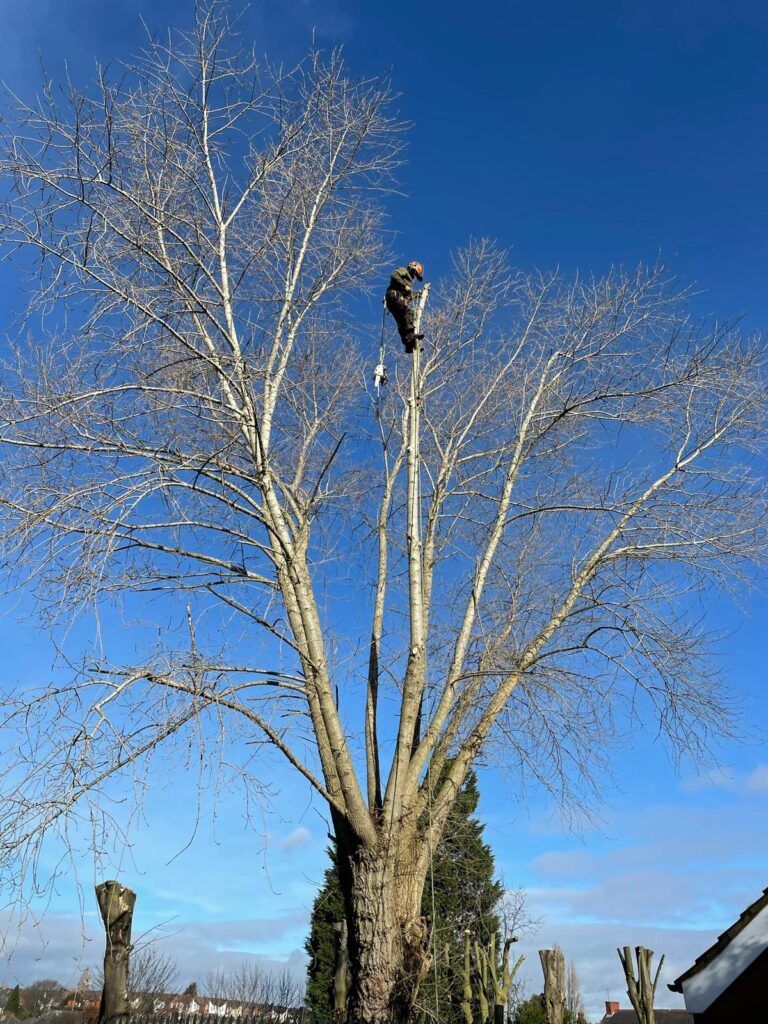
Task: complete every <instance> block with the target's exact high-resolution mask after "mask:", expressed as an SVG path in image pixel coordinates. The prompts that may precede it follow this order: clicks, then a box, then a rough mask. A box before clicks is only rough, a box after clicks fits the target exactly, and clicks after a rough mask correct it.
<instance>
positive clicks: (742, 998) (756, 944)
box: [669, 889, 768, 1024]
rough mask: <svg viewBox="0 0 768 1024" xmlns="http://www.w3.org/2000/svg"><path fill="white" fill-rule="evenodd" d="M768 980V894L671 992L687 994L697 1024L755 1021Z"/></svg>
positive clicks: (727, 931)
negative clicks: (767, 980)
mask: <svg viewBox="0 0 768 1024" xmlns="http://www.w3.org/2000/svg"><path fill="white" fill-rule="evenodd" d="M767 978H768V889H765V890H764V891H763V894H762V896H760V898H759V899H757V900H755V902H754V903H752V904H751V905H750V906H748V907H747V909H746V910H745V911H744V913H743V914H742V915H741V916H740V917H739V919H738V921H735V922H734V923H733V924H732V925H731V927H730V928H728V929H727V930H726V931H724V932H723V934H722V935H721V936H720V938H719V939H718V940H717V942H716V943H715V944H714V945H713V946H710V947H709V949H707V950H705V952H703V953H702V954H701V956H700V957H699V958H698V959H697V960H696V962H695V963H694V965H693V966H692V967H689V968H688V970H687V971H686V972H685V973H684V974H681V975H680V977H679V978H678V979H677V980H676V981H673V982H672V984H671V985H670V986H669V988H670V989H671V990H672V991H673V992H682V993H683V999H685V1006H686V1009H687V1010H688V1011H689V1013H691V1014H692V1016H693V1021H694V1024H737V1022H738V1021H742V1020H745V1021H746V1020H754V1019H755V1017H754V1013H755V1009H756V1007H758V1006H763V1005H764V1004H765V995H766V979H767Z"/></svg>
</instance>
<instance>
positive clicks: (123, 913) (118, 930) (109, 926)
mask: <svg viewBox="0 0 768 1024" xmlns="http://www.w3.org/2000/svg"><path fill="white" fill-rule="evenodd" d="M96 899H97V901H98V904H99V910H100V911H101V918H102V921H103V922H104V930H105V932H106V947H105V950H104V988H103V990H102V993H101V1007H100V1009H99V1024H126V1022H127V1020H128V1014H129V1012H130V1007H129V1005H128V961H129V957H130V953H131V925H132V923H133V908H134V906H135V904H136V893H135V892H134V891H133V889H128V888H127V887H126V886H124V885H120V883H119V882H115V881H108V882H102V883H101V884H100V885H97V886H96Z"/></svg>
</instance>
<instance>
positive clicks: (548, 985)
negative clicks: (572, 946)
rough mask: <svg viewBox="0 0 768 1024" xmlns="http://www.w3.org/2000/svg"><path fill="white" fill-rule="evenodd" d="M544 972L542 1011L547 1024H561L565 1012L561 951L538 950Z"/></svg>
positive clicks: (563, 963) (563, 964) (563, 968)
mask: <svg viewBox="0 0 768 1024" xmlns="http://www.w3.org/2000/svg"><path fill="white" fill-rule="evenodd" d="M539 959H540V960H541V969H542V970H543V971H544V1009H545V1012H546V1015H547V1024H563V1014H564V1012H565V957H564V956H563V951H562V950H561V949H540V950H539Z"/></svg>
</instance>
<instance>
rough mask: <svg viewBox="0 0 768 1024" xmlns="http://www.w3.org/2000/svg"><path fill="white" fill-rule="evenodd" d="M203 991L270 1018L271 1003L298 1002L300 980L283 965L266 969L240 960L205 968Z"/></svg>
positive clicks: (301, 996) (300, 1000)
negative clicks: (206, 969) (228, 965)
mask: <svg viewBox="0 0 768 1024" xmlns="http://www.w3.org/2000/svg"><path fill="white" fill-rule="evenodd" d="M202 988H203V989H204V994H205V995H206V996H208V997H210V998H211V999H217V1000H224V1001H226V1002H227V1003H228V1004H234V1005H239V1006H243V1007H247V1008H248V1013H249V1016H254V1015H255V1016H258V1015H259V1012H260V1011H263V1013H264V1016H265V1019H271V1013H270V1012H269V1011H270V1010H271V1008H273V1007H283V1008H285V1007H289V1006H302V1005H303V1004H304V981H303V979H300V978H297V977H296V976H295V975H294V974H292V973H291V972H290V971H289V970H288V969H287V968H283V969H282V970H268V969H266V968H265V967H264V966H263V965H262V964H259V963H254V962H249V961H244V962H243V963H241V964H238V965H237V966H236V967H233V968H231V969H229V970H227V969H225V968H217V969H215V970H212V971H209V972H208V974H207V975H206V978H205V981H204V982H203V985H202Z"/></svg>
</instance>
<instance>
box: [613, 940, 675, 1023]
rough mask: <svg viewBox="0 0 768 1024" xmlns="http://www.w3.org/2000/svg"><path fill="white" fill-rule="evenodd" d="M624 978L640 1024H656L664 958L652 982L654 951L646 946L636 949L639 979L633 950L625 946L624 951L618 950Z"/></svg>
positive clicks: (660, 961)
mask: <svg viewBox="0 0 768 1024" xmlns="http://www.w3.org/2000/svg"><path fill="white" fill-rule="evenodd" d="M617 952H618V954H619V960H621V966H622V969H623V971H624V977H625V978H626V981H627V995H628V996H629V1001H630V1002H631V1003H632V1006H633V1008H634V1011H635V1013H636V1014H637V1019H638V1021H639V1024H655V1022H656V1014H655V1012H654V1007H653V1004H654V1001H655V998H656V986H657V985H658V983H659V976H660V974H661V968H662V965H663V963H664V956H663V955H662V957H661V959H660V960H659V966H658V967H657V968H656V975H655V977H654V979H653V981H651V969H652V968H651V964H652V961H653V950H652V949H647V948H646V947H645V946H636V947H635V957H636V959H637V977H635V965H634V962H633V960H632V950H631V948H630V947H629V946H625V947H624V949H623V951H622V950H621V949H619V950H617Z"/></svg>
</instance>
